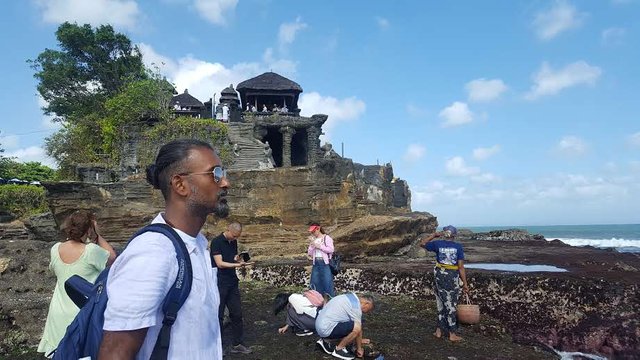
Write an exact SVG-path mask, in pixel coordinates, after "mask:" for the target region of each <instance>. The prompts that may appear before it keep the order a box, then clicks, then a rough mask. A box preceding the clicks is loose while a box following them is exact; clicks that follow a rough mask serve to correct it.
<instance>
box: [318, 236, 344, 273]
mask: <svg viewBox="0 0 640 360" xmlns="http://www.w3.org/2000/svg"><path fill="white" fill-rule="evenodd" d="M322 241H324V244H325V245H327V235H325V236H324V237H323V238H322ZM329 269H330V270H331V275H333V276H336V275H338V274H339V273H340V271H341V270H342V256H340V254H338V253H336V252H334V253H332V254H331V255H329Z"/></svg>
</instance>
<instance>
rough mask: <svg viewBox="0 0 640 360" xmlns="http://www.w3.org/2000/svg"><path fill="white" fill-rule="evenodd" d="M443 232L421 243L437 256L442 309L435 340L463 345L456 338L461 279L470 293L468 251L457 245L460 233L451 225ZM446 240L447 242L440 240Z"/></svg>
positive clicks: (436, 282) (436, 233)
mask: <svg viewBox="0 0 640 360" xmlns="http://www.w3.org/2000/svg"><path fill="white" fill-rule="evenodd" d="M442 230H443V231H442V232H435V233H433V234H431V235H429V236H427V237H425V238H424V239H422V241H421V242H420V245H421V246H422V247H424V248H425V249H426V250H427V251H432V252H434V253H435V254H436V266H435V268H434V277H435V289H434V292H435V293H436V302H437V305H438V324H437V326H436V332H435V333H434V336H435V337H437V338H440V337H442V334H443V332H444V334H445V335H447V334H448V335H449V340H450V341H460V340H462V338H461V337H460V336H458V335H457V334H456V332H457V331H458V320H457V317H456V306H457V305H458V296H459V295H460V279H462V290H463V291H464V292H468V291H469V287H468V286H467V276H466V274H465V271H464V250H463V249H462V245H460V244H459V243H456V242H454V241H453V240H454V238H455V236H456V234H457V232H458V230H457V229H456V228H455V227H453V226H451V225H449V226H445V227H444V228H443V229H442ZM436 238H445V240H436V241H433V240H434V239H436Z"/></svg>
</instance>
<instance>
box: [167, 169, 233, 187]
mask: <svg viewBox="0 0 640 360" xmlns="http://www.w3.org/2000/svg"><path fill="white" fill-rule="evenodd" d="M207 174H209V175H213V180H214V181H215V182H216V183H219V182H220V181H221V180H222V178H226V177H227V170H226V169H225V168H223V167H222V166H216V167H214V168H213V169H212V170H209V171H204V172H195V173H182V174H178V175H182V176H187V175H207Z"/></svg>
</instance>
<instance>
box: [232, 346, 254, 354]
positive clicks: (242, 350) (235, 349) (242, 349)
mask: <svg viewBox="0 0 640 360" xmlns="http://www.w3.org/2000/svg"><path fill="white" fill-rule="evenodd" d="M231 352H232V353H234V354H251V353H252V352H253V350H251V349H250V348H248V347H246V346H244V345H242V344H238V345H234V346H232V347H231Z"/></svg>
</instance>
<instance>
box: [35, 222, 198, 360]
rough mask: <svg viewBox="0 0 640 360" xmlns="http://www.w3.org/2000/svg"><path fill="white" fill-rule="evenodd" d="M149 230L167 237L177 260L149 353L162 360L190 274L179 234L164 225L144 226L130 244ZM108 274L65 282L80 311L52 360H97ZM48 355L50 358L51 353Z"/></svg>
mask: <svg viewBox="0 0 640 360" xmlns="http://www.w3.org/2000/svg"><path fill="white" fill-rule="evenodd" d="M149 231H151V232H157V233H160V234H163V235H165V236H166V237H168V238H169V239H170V240H171V242H172V243H173V246H174V248H175V250H176V259H177V260H178V275H177V277H176V281H175V282H174V283H173V285H172V286H171V289H170V290H169V292H168V293H167V295H166V296H165V298H164V302H163V305H162V311H163V312H164V319H163V320H162V329H161V330H160V333H159V334H158V339H157V340H156V344H155V347H154V348H153V353H152V354H151V359H152V360H165V359H167V356H168V353H169V343H170V340H171V326H172V325H173V323H174V322H175V321H176V317H177V316H178V311H179V310H180V308H181V307H182V305H183V304H184V302H185V301H186V300H187V297H188V296H189V292H190V291H191V282H192V280H193V271H192V268H191V259H190V258H189V252H188V251H187V247H186V246H185V244H184V242H183V241H182V239H181V238H180V236H179V235H178V233H176V231H175V230H174V229H173V228H171V226H169V225H167V224H160V223H158V224H151V225H148V226H145V227H144V228H142V229H140V230H139V231H138V232H137V233H136V234H135V235H133V236H132V237H131V239H130V240H129V242H131V240H133V239H134V238H136V237H137V236H139V235H142V234H144V233H146V232H149ZM125 251H126V249H125ZM108 275H109V269H105V270H103V271H102V272H101V273H100V275H98V278H97V279H96V281H95V283H94V284H91V283H90V282H88V281H87V280H85V279H83V278H82V277H80V276H78V275H74V276H72V277H70V278H69V279H68V280H67V281H66V282H65V289H66V290H67V292H68V293H69V296H70V297H71V299H72V300H73V301H74V302H75V303H76V304H77V305H78V306H81V309H80V312H79V313H78V315H76V317H75V319H74V320H73V322H71V324H70V325H69V327H67V331H66V333H65V334H64V337H63V338H62V340H60V343H59V344H58V348H57V349H56V350H54V351H53V352H52V354H53V359H54V360H68V359H80V358H86V357H88V358H90V359H97V358H98V352H99V350H100V344H101V343H102V332H103V330H102V327H103V324H104V311H105V310H106V308H107V302H108V297H107V289H106V286H107V277H108ZM47 356H48V357H51V354H48V355H47Z"/></svg>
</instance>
